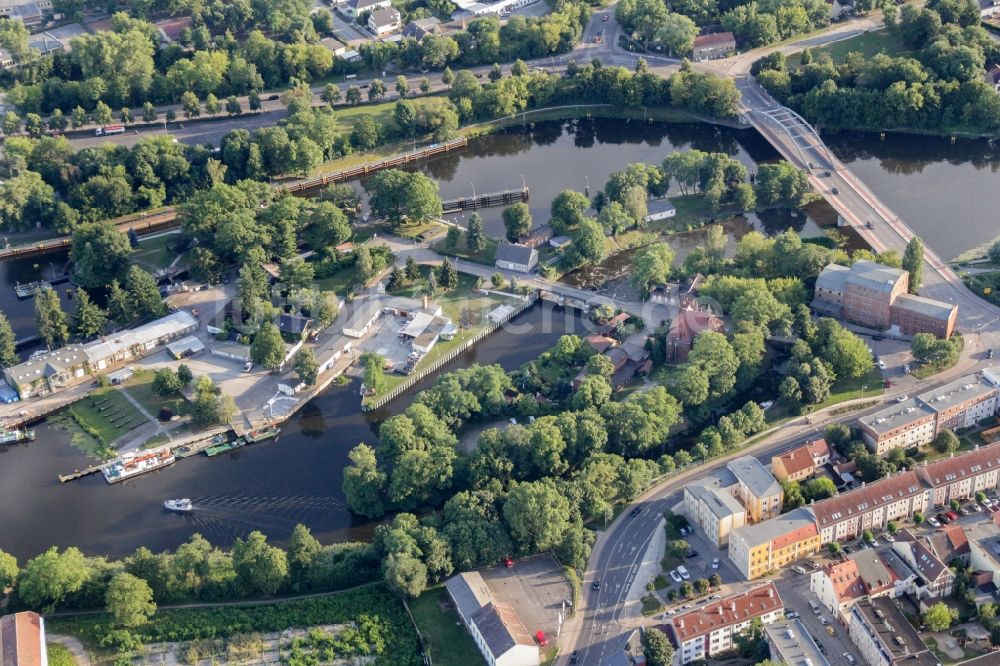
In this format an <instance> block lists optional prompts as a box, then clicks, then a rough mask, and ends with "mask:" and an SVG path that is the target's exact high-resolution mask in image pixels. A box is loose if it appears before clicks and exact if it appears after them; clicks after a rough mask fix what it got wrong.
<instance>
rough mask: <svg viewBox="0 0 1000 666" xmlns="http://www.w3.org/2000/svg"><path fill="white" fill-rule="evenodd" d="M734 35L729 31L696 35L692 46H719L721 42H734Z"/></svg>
mask: <svg viewBox="0 0 1000 666" xmlns="http://www.w3.org/2000/svg"><path fill="white" fill-rule="evenodd" d="M735 42H736V37H734V36H733V33H731V32H716V33H713V34H711V35H698V36H697V37H695V38H694V48H696V49H697V48H705V47H707V46H720V45H722V44H728V43H735Z"/></svg>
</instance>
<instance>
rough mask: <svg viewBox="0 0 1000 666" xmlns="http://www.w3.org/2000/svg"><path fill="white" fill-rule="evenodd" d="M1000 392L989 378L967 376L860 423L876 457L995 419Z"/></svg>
mask: <svg viewBox="0 0 1000 666" xmlns="http://www.w3.org/2000/svg"><path fill="white" fill-rule="evenodd" d="M998 396H1000V391H998V390H997V387H996V386H995V385H994V384H993V383H992V382H991V381H989V377H987V376H985V375H984V376H979V375H966V376H965V377H961V378H959V379H956V380H955V381H953V382H950V383H948V384H945V385H944V386H941V387H940V388H936V389H934V390H932V391H927V392H926V393H921V394H920V395H918V396H916V397H913V398H910V399H909V400H905V401H904V402H901V403H897V404H895V405H892V406H891V407H888V408H886V409H883V410H881V411H879V412H876V413H874V414H872V415H870V416H866V417H864V418H861V419H859V420H858V425H859V426H860V428H861V434H862V437H863V439H864V441H865V443H866V444H867V445H868V448H869V449H871V451H872V452H873V453H875V454H876V455H884V454H885V453H887V452H889V451H891V450H892V449H897V448H909V447H913V446H922V445H924V444H928V443H929V442H931V441H932V440H933V439H934V438H935V437H936V436H937V434H938V433H939V432H941V431H942V430H944V429H946V428H948V429H952V430H954V429H956V428H967V427H969V426H973V425H975V424H976V423H978V422H979V421H982V420H983V419H985V418H987V417H989V416H992V415H994V414H995V413H996V412H997V407H998V405H1000V398H998Z"/></svg>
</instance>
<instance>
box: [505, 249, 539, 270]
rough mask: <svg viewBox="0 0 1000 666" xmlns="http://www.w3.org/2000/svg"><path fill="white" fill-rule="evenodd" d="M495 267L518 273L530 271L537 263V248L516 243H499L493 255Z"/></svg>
mask: <svg viewBox="0 0 1000 666" xmlns="http://www.w3.org/2000/svg"><path fill="white" fill-rule="evenodd" d="M495 261H496V267H497V268H501V269H504V270H508V271H515V272H518V273H530V272H531V271H532V270H534V268H535V266H537V265H538V250H536V249H535V248H533V247H528V246H527V245H520V244H517V243H500V244H499V245H497V251H496V255H495Z"/></svg>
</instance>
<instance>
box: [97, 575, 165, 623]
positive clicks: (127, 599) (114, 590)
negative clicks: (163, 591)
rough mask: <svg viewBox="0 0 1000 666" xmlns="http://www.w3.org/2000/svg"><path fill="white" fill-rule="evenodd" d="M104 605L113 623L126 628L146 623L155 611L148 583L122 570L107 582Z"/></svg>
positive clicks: (151, 591)
mask: <svg viewBox="0 0 1000 666" xmlns="http://www.w3.org/2000/svg"><path fill="white" fill-rule="evenodd" d="M104 605H105V608H106V609H107V611H108V614H109V615H110V616H111V619H112V621H113V622H114V623H115V625H116V626H118V627H124V628H126V629H131V628H134V627H139V626H142V625H144V624H146V623H147V622H148V621H149V618H150V617H151V616H152V615H153V613H155V612H156V604H155V603H154V602H153V590H152V589H151V588H150V587H149V583H147V582H146V581H144V580H143V579H142V578H139V577H137V576H133V575H132V574H130V573H126V572H124V571H122V572H120V573H117V574H115V575H114V576H113V577H112V578H111V582H110V583H108V590H107V592H106V593H105V594H104Z"/></svg>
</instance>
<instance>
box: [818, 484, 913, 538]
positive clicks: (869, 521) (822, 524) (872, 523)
mask: <svg viewBox="0 0 1000 666" xmlns="http://www.w3.org/2000/svg"><path fill="white" fill-rule="evenodd" d="M809 509H810V511H812V513H813V515H814V516H815V517H816V527H817V528H818V529H819V531H820V537H821V539H822V541H823V543H829V542H830V541H845V540H848V539H853V538H855V537H858V536H860V535H861V534H863V533H864V531H865V530H874V531H878V530H881V529H885V527H886V525H888V524H889V522H890V521H894V520H904V519H907V518H909V517H910V516H912V515H913V512H914V511H923V510H924V509H925V493H924V486H923V484H922V482H921V481H920V479H919V478H918V477H917V473H916V472H914V471H907V472H899V473H897V474H895V475H893V476H889V477H886V478H884V479H881V480H879V481H876V482H874V483H869V484H866V485H863V486H861V487H860V488H855V489H853V490H849V491H847V492H845V493H840V494H839V495H834V496H833V497H828V498H827V499H824V500H820V501H818V502H814V503H813V504H812V505H810V507H809Z"/></svg>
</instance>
